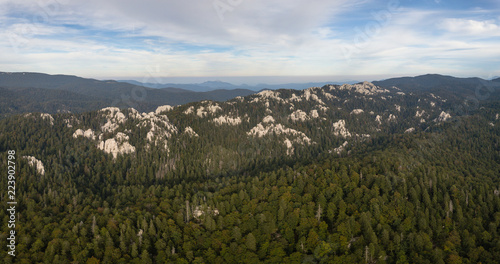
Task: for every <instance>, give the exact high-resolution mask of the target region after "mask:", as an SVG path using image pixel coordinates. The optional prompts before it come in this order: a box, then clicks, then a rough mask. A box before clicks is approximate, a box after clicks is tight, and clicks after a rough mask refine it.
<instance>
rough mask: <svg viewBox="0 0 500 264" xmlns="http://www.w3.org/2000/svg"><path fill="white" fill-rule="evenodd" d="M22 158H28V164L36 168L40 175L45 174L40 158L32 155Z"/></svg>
mask: <svg viewBox="0 0 500 264" xmlns="http://www.w3.org/2000/svg"><path fill="white" fill-rule="evenodd" d="M23 158H25V159H27V160H28V164H29V165H30V166H32V167H35V168H36V172H38V173H39V174H40V175H45V167H44V166H43V163H42V162H41V161H40V160H37V159H36V158H35V157H33V156H23Z"/></svg>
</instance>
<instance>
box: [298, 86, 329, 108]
mask: <svg viewBox="0 0 500 264" xmlns="http://www.w3.org/2000/svg"><path fill="white" fill-rule="evenodd" d="M320 89H321V88H319V87H311V88H307V89H305V90H304V94H303V95H302V97H303V98H304V99H305V100H306V101H316V102H318V103H319V104H322V105H324V104H325V103H324V102H323V101H322V100H321V99H319V97H318V95H317V94H316V91H317V90H320Z"/></svg>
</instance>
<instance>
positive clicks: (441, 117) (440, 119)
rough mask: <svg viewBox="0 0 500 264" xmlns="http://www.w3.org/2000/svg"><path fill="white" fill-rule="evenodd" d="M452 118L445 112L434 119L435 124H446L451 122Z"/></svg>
mask: <svg viewBox="0 0 500 264" xmlns="http://www.w3.org/2000/svg"><path fill="white" fill-rule="evenodd" d="M450 118H451V115H450V114H448V113H446V112H445V111H442V112H441V114H439V116H438V117H437V118H436V119H434V121H435V122H446V121H447V120H449V119H450Z"/></svg>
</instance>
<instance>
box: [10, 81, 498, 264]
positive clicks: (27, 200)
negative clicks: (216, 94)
mask: <svg viewBox="0 0 500 264" xmlns="http://www.w3.org/2000/svg"><path fill="white" fill-rule="evenodd" d="M465 106H466V105H464V103H463V101H461V100H460V99H457V98H456V97H453V98H445V97H443V96H442V97H439V96H436V95H434V94H431V93H427V92H425V93H421V94H409V93H403V92H401V91H398V90H397V88H394V89H382V88H380V87H374V86H373V85H371V84H367V83H365V84H360V85H358V86H325V87H321V88H311V89H308V90H305V91H294V90H280V91H277V92H268V91H265V92H262V93H259V94H257V95H251V96H247V97H244V98H236V99H233V100H230V101H227V102H224V103H217V102H211V101H204V102H198V103H190V104H187V105H182V106H179V107H174V108H172V107H164V108H159V109H158V110H157V111H156V112H152V113H149V114H146V113H145V114H140V113H138V112H137V111H135V110H133V109H121V110H118V109H112V108H110V109H104V110H101V111H94V112H87V113H82V114H75V115H74V114H57V115H53V116H48V115H43V114H42V115H41V114H40V113H32V114H26V115H18V116H12V117H9V118H5V119H2V120H0V153H1V155H0V172H1V173H2V177H1V178H0V185H1V186H2V192H1V194H0V209H1V210H0V219H2V220H1V222H2V226H1V227H0V230H1V232H0V248H1V249H2V250H1V252H0V255H1V260H2V262H3V263H496V262H498V260H499V259H500V228H499V227H500V197H499V195H500V190H499V188H500V177H499V175H500V145H499V144H500V120H499V118H498V113H500V105H499V104H498V103H496V102H494V101H485V102H481V105H480V106H475V107H474V108H470V107H469V108H467V109H466V108H465ZM463 109H466V110H467V111H464V110H463ZM80 132H81V133H80ZM111 143H113V144H114V145H113V146H115V145H116V146H117V147H116V148H108V147H109V146H110V144H111ZM111 145H112V144H111ZM106 146H108V147H106ZM9 150H15V151H16V155H15V157H16V159H15V161H16V175H15V176H16V177H15V181H16V182H15V184H16V200H17V202H18V204H17V207H16V213H17V215H16V219H17V220H16V221H17V222H16V228H15V231H16V243H17V246H16V256H15V257H12V256H9V255H7V249H8V248H7V244H8V242H9V241H8V240H7V237H8V236H9V232H10V230H11V229H10V228H8V226H7V224H6V223H7V222H8V220H9V212H8V211H7V208H8V206H7V201H8V197H7V188H6V187H4V186H7V185H8V184H7V181H8V179H7V177H6V172H7V171H8V168H7V167H8V159H9V158H8V157H9V155H8V151H9ZM26 156H30V157H34V158H36V159H37V160H39V161H40V162H41V163H43V171H41V170H40V169H39V168H37V166H36V165H34V164H36V162H35V163H33V162H30V159H29V158H25V157H26Z"/></svg>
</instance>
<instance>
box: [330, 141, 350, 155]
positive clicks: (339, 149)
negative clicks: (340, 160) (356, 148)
mask: <svg viewBox="0 0 500 264" xmlns="http://www.w3.org/2000/svg"><path fill="white" fill-rule="evenodd" d="M348 144H349V142H347V141H344V143H343V144H342V145H340V146H339V147H338V148H334V149H333V151H334V152H335V153H337V154H339V155H340V153H342V152H343V151H344V150H345V148H346V147H347V145H348Z"/></svg>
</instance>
